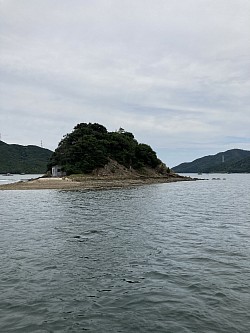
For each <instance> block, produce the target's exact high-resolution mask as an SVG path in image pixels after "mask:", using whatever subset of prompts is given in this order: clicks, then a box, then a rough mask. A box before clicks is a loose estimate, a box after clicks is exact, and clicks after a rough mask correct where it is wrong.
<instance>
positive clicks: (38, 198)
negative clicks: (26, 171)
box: [0, 174, 250, 333]
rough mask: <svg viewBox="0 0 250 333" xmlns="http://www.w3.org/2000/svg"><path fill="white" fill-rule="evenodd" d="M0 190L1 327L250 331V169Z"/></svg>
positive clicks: (199, 332) (1, 329)
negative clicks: (158, 180)
mask: <svg viewBox="0 0 250 333" xmlns="http://www.w3.org/2000/svg"><path fill="white" fill-rule="evenodd" d="M200 177H203V178H207V179H208V180H200V181H196V182H178V183H170V184H156V185H147V186H139V187H132V188H124V189H113V190H112V189H110V190H102V191H86V190H85V191H84V190H80V191H79V190H78V191H58V190H31V191H0V228H1V232H0V258H1V265H0V332H3V333H7V332H25V333H27V332H37V333H38V332H39V333H43V332H44V333H45V332H85V331H86V332H115V333H116V332H126V333H132V332H169V333H175V332H180V333H182V332H186V333H191V332H197V333H202V332H209V333H212V332H218V333H223V332H225V333H230V332H232V333H233V332H239V333H248V332H249V331H250V310H249V309H250V208H249V202H250V175H249V174H226V175H202V176H200Z"/></svg>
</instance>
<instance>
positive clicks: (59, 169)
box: [51, 165, 66, 177]
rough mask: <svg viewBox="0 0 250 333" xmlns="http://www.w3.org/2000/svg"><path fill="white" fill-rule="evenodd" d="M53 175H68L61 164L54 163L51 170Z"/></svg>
mask: <svg viewBox="0 0 250 333" xmlns="http://www.w3.org/2000/svg"><path fill="white" fill-rule="evenodd" d="M51 174H52V177H63V176H66V172H64V171H62V167H61V166H60V165H54V166H53V167H52V170H51Z"/></svg>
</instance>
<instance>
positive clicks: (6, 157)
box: [0, 141, 52, 174]
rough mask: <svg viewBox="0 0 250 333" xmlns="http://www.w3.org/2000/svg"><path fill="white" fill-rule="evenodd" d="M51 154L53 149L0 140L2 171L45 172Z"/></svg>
mask: <svg viewBox="0 0 250 333" xmlns="http://www.w3.org/2000/svg"><path fill="white" fill-rule="evenodd" d="M51 155H52V151H51V150H48V149H44V148H41V147H37V146H21V145H17V144H7V143H5V142H3V141H0V173H33V174H42V173H45V172H46V170H47V164H48V161H49V159H50V157H51Z"/></svg>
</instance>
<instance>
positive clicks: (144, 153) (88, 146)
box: [48, 123, 161, 174]
mask: <svg viewBox="0 0 250 333" xmlns="http://www.w3.org/2000/svg"><path fill="white" fill-rule="evenodd" d="M109 158H110V159H113V160H116V161H117V162H118V163H120V164H122V165H124V166H125V167H127V168H129V167H132V168H134V169H140V168H142V167H145V166H147V167H152V168H155V167H156V166H157V165H159V164H160V163H161V161H160V160H159V159H158V158H157V156H156V153H155V152H154V151H153V150H152V148H151V147H150V146H148V145H146V144H142V143H138V142H137V141H136V140H135V138H134V135H133V134H132V133H129V132H126V131H124V130H123V129H120V130H119V131H117V132H108V131H107V129H106V128H105V127H104V126H102V125H100V124H96V123H95V124H91V123H89V124H86V123H81V124H78V125H76V126H75V128H74V130H73V132H72V133H70V134H67V135H65V136H64V138H63V139H62V140H61V142H60V143H59V145H58V148H57V149H56V150H55V152H54V153H53V155H52V157H51V160H50V163H49V165H48V169H51V167H52V166H53V165H56V164H58V165H61V166H62V168H63V170H64V171H66V173H67V174H72V173H90V172H91V171H93V170H94V169H96V168H98V167H103V166H104V165H105V164H106V163H107V162H108V160H109Z"/></svg>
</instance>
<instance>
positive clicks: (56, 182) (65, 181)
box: [0, 176, 195, 191]
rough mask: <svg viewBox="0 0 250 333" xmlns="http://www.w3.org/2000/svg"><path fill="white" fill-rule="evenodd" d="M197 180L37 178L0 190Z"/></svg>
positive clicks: (77, 188)
mask: <svg viewBox="0 0 250 333" xmlns="http://www.w3.org/2000/svg"><path fill="white" fill-rule="evenodd" d="M190 180H195V179H192V178H189V177H181V176H180V177H147V178H109V177H97V178H87V177H86V178H84V179H83V180H81V181H74V180H71V179H70V178H67V177H64V178H43V177H42V178H37V179H32V180H29V181H20V182H17V183H11V184H6V185H0V190H2V191H3V190H80V189H86V190H87V189H108V188H121V187H129V186H139V185H147V184H157V183H170V182H177V181H190Z"/></svg>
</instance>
